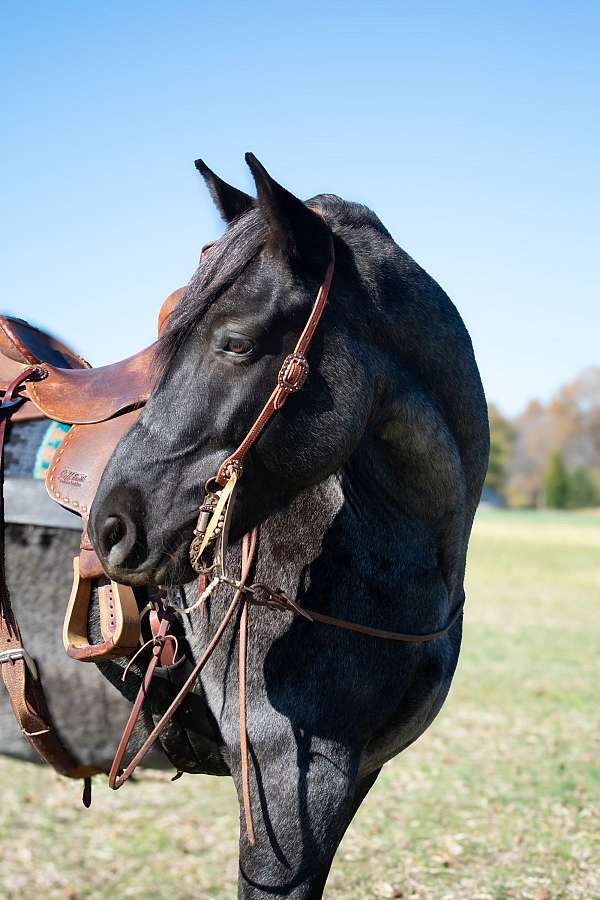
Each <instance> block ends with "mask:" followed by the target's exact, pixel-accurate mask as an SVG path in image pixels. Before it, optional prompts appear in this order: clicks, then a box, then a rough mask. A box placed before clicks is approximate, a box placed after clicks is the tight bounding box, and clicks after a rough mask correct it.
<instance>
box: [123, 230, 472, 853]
mask: <svg viewBox="0 0 600 900" xmlns="http://www.w3.org/2000/svg"><path fill="white" fill-rule="evenodd" d="M334 266H335V253H334V245H333V238H332V237H331V235H330V258H329V263H328V265H327V269H326V271H325V276H324V278H323V281H322V283H321V286H320V287H319V291H318V293H317V296H316V299H315V302H314V305H313V308H312V310H311V313H310V315H309V317H308V320H307V322H306V325H305V326H304V330H303V331H302V334H301V335H300V337H299V339H298V342H297V343H296V346H295V348H294V350H293V352H292V353H290V354H288V356H286V358H285V360H284V362H283V364H282V366H281V368H280V370H279V374H278V376H277V383H276V385H275V387H274V388H273V390H272V392H271V394H270V396H269V398H268V400H267V401H266V403H265V405H264V406H263V408H262V410H261V411H260V413H259V414H258V416H257V418H256V419H255V421H254V423H253V424H252V426H251V428H250V429H249V431H248V432H247V434H246V436H245V437H244V439H243V440H242V442H241V443H240V445H239V446H238V447H237V449H236V450H235V451H234V452H233V453H231V454H230V455H229V456H228V457H227V458H226V459H225V460H224V462H223V463H222V464H221V466H220V467H219V470H218V472H217V473H216V475H215V476H214V477H213V478H211V479H210V480H209V481H208V482H207V485H206V489H205V498H204V501H203V503H202V506H201V507H200V512H199V516H198V522H197V525H196V529H195V531H194V538H193V540H192V542H191V544H190V550H189V552H190V562H191V565H192V567H193V568H194V570H195V571H196V572H197V573H198V574H199V579H198V594H199V596H198V597H197V599H196V601H195V602H194V603H193V604H192V606H190V607H187V608H181V607H178V606H175V605H174V604H172V603H171V602H170V600H169V599H168V597H167V598H164V597H163V598H160V600H159V601H157V608H156V610H155V613H156V615H155V616H154V620H153V621H154V625H153V628H152V631H153V637H152V638H151V640H150V641H148V642H147V644H146V645H144V646H151V648H152V651H151V657H150V661H149V663H148V666H147V668H146V671H145V674H144V676H143V678H142V682H141V684H140V688H139V691H138V694H137V697H136V700H135V702H134V705H133V708H132V710H131V714H130V716H129V719H128V722H127V724H126V726H125V729H124V731H123V735H122V737H121V740H120V742H119V746H118V747H117V751H116V754H115V758H114V761H113V764H112V767H111V770H110V774H109V785H110V787H111V788H113V789H114V790H117V789H118V788H120V787H121V785H123V784H124V783H125V781H127V779H128V778H129V777H130V776H131V774H132V773H133V772H134V770H135V769H136V768H137V766H138V765H139V763H140V762H141V760H142V759H143V758H144V756H145V755H146V754H147V753H148V751H149V750H150V749H151V748H152V746H153V745H154V744H155V743H156V741H157V740H158V739H159V738H160V736H161V734H162V733H163V732H164V730H165V729H166V727H167V725H168V724H169V722H170V721H171V719H172V718H173V716H174V715H175V713H176V711H177V709H178V708H179V706H180V705H181V704H182V703H183V701H184V700H185V698H186V696H187V695H188V694H189V692H190V691H191V690H192V688H193V686H194V684H195V682H196V680H197V679H198V676H199V675H200V673H201V671H202V670H203V669H204V667H205V665H206V664H207V663H208V661H209V659H210V657H211V656H212V654H213V652H214V650H215V649H216V647H217V646H218V644H219V642H220V640H221V638H222V637H223V634H224V633H225V631H226V629H227V626H228V625H229V623H230V622H231V621H232V620H233V619H234V617H235V616H236V615H237V614H239V648H238V654H239V727H240V750H241V776H242V797H243V805H244V816H245V822H246V831H247V835H248V839H249V841H250V843H252V844H254V843H255V831H254V823H253V817H252V804H251V797H250V772H249V751H248V733H247V727H246V721H247V702H246V685H247V648H248V627H249V612H250V607H251V606H253V605H255V606H263V607H266V608H268V609H271V610H277V611H284V612H289V613H292V614H293V615H296V616H301V617H302V618H304V619H306V620H308V621H310V622H320V623H322V624H325V625H331V626H334V627H336V628H342V629H345V630H348V631H353V632H356V633H358V634H363V635H367V636H369V637H373V638H380V639H382V640H388V641H398V642H402V643H411V644H421V643H427V642H429V641H434V640H436V639H438V638H440V637H442V636H443V635H445V634H447V632H449V631H450V630H451V629H452V628H453V627H454V625H455V624H456V623H457V621H458V619H459V618H460V616H461V615H462V611H463V606H464V598H463V600H462V601H461V603H460V604H459V605H458V606H457V608H456V609H455V611H454V612H453V613H452V615H451V617H450V619H449V620H448V622H447V624H446V625H445V626H444V628H442V629H440V630H439V631H434V632H430V633H429V634H404V633H401V632H396V631H387V630H383V629H380V628H372V627H369V626H367V625H360V624H358V623H356V622H350V621H347V620H345V619H339V618H336V617H334V616H328V615H325V614H324V613H319V612H315V611H314V610H309V609H305V608H304V607H302V606H300V605H299V604H298V603H296V602H295V601H294V600H293V599H291V598H290V597H288V596H286V595H285V594H284V593H283V592H282V591H280V590H273V589H271V588H269V587H267V586H266V585H264V584H260V583H254V584H251V583H250V580H251V575H252V571H253V568H254V563H255V559H256V552H257V546H258V537H259V532H258V528H254V529H253V530H252V531H251V532H250V533H249V534H248V535H246V536H245V537H244V538H243V540H242V565H241V572H240V575H239V578H234V577H231V576H230V575H228V574H227V572H226V569H225V553H226V548H227V538H228V534H229V525H230V523H231V517H232V512H233V506H234V503H235V496H236V491H237V485H238V482H239V479H240V478H241V477H242V475H243V472H244V461H245V458H246V455H247V453H248V451H249V450H250V448H251V447H252V446H253V444H254V443H255V442H256V440H257V439H258V437H259V436H260V434H261V433H262V432H263V430H264V428H265V427H266V425H267V424H268V422H269V421H270V420H271V419H272V417H273V416H274V415H275V413H276V412H278V411H279V410H280V409H281V408H282V407H283V405H284V403H285V402H286V400H287V398H288V397H289V396H290V395H291V394H293V393H295V392H297V391H299V390H300V389H301V388H302V386H303V385H304V383H305V381H306V379H307V376H308V371H309V367H308V362H307V359H306V354H307V351H308V349H309V347H310V343H311V340H312V338H313V335H314V333H315V330H316V328H317V326H318V324H319V322H320V320H321V317H322V315H323V311H324V309H325V306H326V303H327V299H328V295H329V290H330V287H331V282H332V279H333V272H334ZM221 586H225V587H228V588H230V589H231V590H233V598H232V600H231V602H230V604H229V606H228V607H227V610H226V612H225V614H224V615H223V618H222V619H221V621H220V623H219V625H218V627H217V629H216V631H215V633H214V635H213V636H212V638H211V639H210V641H209V643H208V645H207V646H206V649H205V651H204V653H203V654H202V656H201V658H200V659H199V660H198V662H197V663H196V664H195V666H194V668H193V669H192V671H191V672H190V674H189V676H188V677H187V679H186V681H185V682H184V684H183V685H182V687H181V688H180V690H179V692H178V693H177V695H176V696H175V698H174V699H173V700H172V702H171V704H170V705H169V707H168V708H167V710H166V711H165V713H164V714H163V715H162V717H161V718H160V720H159V721H158V722H157V724H156V725H155V726H154V728H153V729H152V731H151V732H150V734H149V735H148V737H147V738H146V740H145V741H144V743H143V744H142V746H141V747H140V748H139V750H138V751H137V752H136V753H135V755H134V756H133V758H132V759H131V761H130V762H129V764H128V765H127V766H126V767H125V768H124V769H122V768H121V763H122V761H123V757H124V755H125V753H126V750H127V746H128V744H129V741H130V738H131V735H132V733H133V730H134V728H135V725H136V723H137V721H138V718H139V716H140V712H141V709H142V704H143V702H144V699H145V698H146V696H147V694H148V691H149V689H150V685H151V682H152V679H153V676H154V674H155V670H156V667H157V666H159V665H165V664H168V662H167V660H170V661H171V662H172V661H173V653H172V647H170V646H169V641H170V640H173V635H172V634H170V629H171V626H172V624H173V622H174V620H175V617H176V616H181V615H189V614H190V613H191V612H193V611H194V610H196V609H198V608H199V607H201V606H203V605H205V604H206V603H207V602H208V600H209V598H210V596H211V595H212V593H213V592H214V591H215V590H216V589H217V588H218V587H221ZM136 656H137V654H136ZM131 662H133V660H130V664H131ZM126 674H127V669H126V670H125V673H124V676H123V677H124V678H125V677H126Z"/></svg>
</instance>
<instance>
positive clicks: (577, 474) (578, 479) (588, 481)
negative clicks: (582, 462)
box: [568, 466, 600, 509]
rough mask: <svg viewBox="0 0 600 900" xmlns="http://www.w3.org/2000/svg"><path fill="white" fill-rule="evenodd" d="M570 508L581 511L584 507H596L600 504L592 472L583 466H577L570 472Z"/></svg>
mask: <svg viewBox="0 0 600 900" xmlns="http://www.w3.org/2000/svg"><path fill="white" fill-rule="evenodd" d="M568 480H569V506H571V507H572V508H573V509H581V508H582V507H584V506H596V505H597V504H598V502H600V498H599V497H598V489H597V487H596V484H595V482H594V479H593V478H592V476H591V474H590V472H589V471H588V470H587V469H585V468H584V467H583V466H577V468H575V469H572V470H571V471H570V472H569V476H568Z"/></svg>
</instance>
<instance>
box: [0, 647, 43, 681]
mask: <svg viewBox="0 0 600 900" xmlns="http://www.w3.org/2000/svg"><path fill="white" fill-rule="evenodd" d="M18 659H22V660H23V662H24V663H25V665H26V666H27V668H28V669H29V674H30V675H31V677H32V678H33V680H34V681H37V680H38V670H37V666H36V664H35V663H34V661H33V659H32V658H31V656H30V655H29V653H28V652H27V650H25V648H24V647H19V648H18V649H16V650H3V651H2V653H0V666H1V665H2V663H7V662H11V663H14V662H16V661H17V660H18Z"/></svg>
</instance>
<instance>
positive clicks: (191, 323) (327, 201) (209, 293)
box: [155, 194, 399, 371]
mask: <svg viewBox="0 0 600 900" xmlns="http://www.w3.org/2000/svg"><path fill="white" fill-rule="evenodd" d="M306 203H307V206H309V207H310V208H311V209H314V210H315V211H317V212H319V213H320V214H321V215H322V216H323V218H324V219H325V221H326V222H327V224H328V225H329V227H330V228H331V230H332V231H333V232H334V234H336V235H337V236H338V237H339V238H341V240H342V241H343V242H344V244H346V246H347V247H348V249H350V248H351V250H350V252H351V254H352V256H354V255H355V254H356V255H358V256H359V257H360V258H361V268H363V264H364V271H363V273H362V275H363V279H364V280H365V281H366V285H365V286H367V285H368V293H371V295H372V296H373V297H375V296H376V295H377V293H378V291H377V281H378V278H377V276H376V274H375V271H372V272H371V271H370V270H371V268H372V266H373V265H375V261H374V260H372V261H370V260H369V256H370V255H371V253H372V247H373V243H372V240H373V232H375V233H376V234H377V235H378V236H379V237H380V238H383V242H380V243H383V244H384V245H386V244H387V248H388V249H387V252H385V253H384V257H386V258H387V259H388V260H389V257H390V256H392V257H395V256H396V255H397V253H398V251H399V248H398V247H397V245H396V244H395V242H394V241H393V238H392V237H391V235H390V233H389V232H388V231H387V229H386V228H385V226H384V225H383V224H382V222H381V220H380V219H379V218H378V216H377V215H376V214H375V213H374V212H373V211H372V210H371V209H369V208H368V207H367V206H363V205H362V204H360V203H354V202H349V201H346V200H343V199H342V198H341V197H338V196H337V195H335V194H319V195H317V196H315V197H312V198H311V199H310V200H307V201H306ZM267 238H268V226H267V223H266V221H265V218H264V216H263V214H262V212H261V210H260V208H258V207H257V208H255V209H252V210H249V211H248V212H245V213H243V214H242V215H241V216H239V217H238V218H237V219H235V220H234V221H233V222H232V223H231V225H230V226H229V228H228V229H227V231H226V232H225V233H224V234H223V236H222V237H220V238H219V240H217V241H215V243H214V244H213V245H212V246H211V247H210V249H209V250H208V251H207V253H206V255H205V256H204V257H203V259H202V265H200V266H199V267H198V269H197V270H196V272H195V273H194V275H193V277H192V279H191V280H190V282H189V285H188V287H187V290H186V293H185V295H184V297H183V299H182V301H181V302H180V303H179V304H178V306H177V307H176V308H175V310H174V311H173V313H172V314H171V316H170V321H169V325H168V327H167V328H166V329H165V331H164V333H163V334H162V336H161V337H160V339H159V342H158V347H157V351H156V356H155V362H156V365H157V367H158V371H164V369H165V368H166V367H167V366H168V365H169V363H170V362H171V361H172V359H173V357H174V356H175V354H176V353H177V351H178V350H179V348H180V347H181V346H182V344H183V343H184V342H185V340H186V338H187V336H188V335H189V334H190V332H191V331H193V329H194V328H195V327H196V326H197V325H198V323H199V322H200V321H201V319H202V317H203V316H204V315H205V313H206V310H207V309H208V307H209V306H210V305H211V304H212V303H214V301H215V300H216V299H217V298H218V296H219V295H220V294H221V293H222V292H223V291H224V290H226V289H227V288H229V287H230V286H231V285H232V284H233V283H234V282H235V281H236V280H237V279H238V278H239V277H240V275H241V274H242V272H243V271H244V269H246V267H247V266H248V265H249V264H250V263H251V262H252V260H253V259H255V258H256V256H257V255H258V253H260V251H261V250H262V248H263V247H264V246H265V244H266V242H267ZM375 268H377V266H376V265H375ZM357 274H358V272H357Z"/></svg>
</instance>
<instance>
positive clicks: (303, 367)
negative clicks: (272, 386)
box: [277, 353, 308, 394]
mask: <svg viewBox="0 0 600 900" xmlns="http://www.w3.org/2000/svg"><path fill="white" fill-rule="evenodd" d="M307 378H308V363H307V361H306V359H305V358H304V356H300V354H299V353H290V354H289V355H288V356H286V358H285V359H284V361H283V365H282V366H281V368H280V370H279V374H278V376H277V384H278V385H279V387H280V388H281V389H282V390H283V391H285V392H286V393H287V394H294V393H295V392H296V391H299V390H300V388H301V387H302V385H303V384H304V382H305V381H306V379H307Z"/></svg>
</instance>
